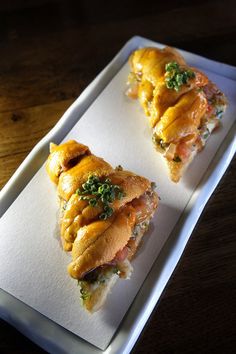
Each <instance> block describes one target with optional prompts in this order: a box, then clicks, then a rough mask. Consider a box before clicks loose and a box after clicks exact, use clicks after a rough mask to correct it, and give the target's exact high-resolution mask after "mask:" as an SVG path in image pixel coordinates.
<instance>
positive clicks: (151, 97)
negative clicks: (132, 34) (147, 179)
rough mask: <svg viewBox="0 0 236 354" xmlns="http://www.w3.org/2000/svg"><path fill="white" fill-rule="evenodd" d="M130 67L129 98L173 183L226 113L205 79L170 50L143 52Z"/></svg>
mask: <svg viewBox="0 0 236 354" xmlns="http://www.w3.org/2000/svg"><path fill="white" fill-rule="evenodd" d="M129 63H130V67H131V73H130V74H129V77H128V84H129V89H128V91H127V95H128V96H129V97H130V98H133V99H136V98H138V99H139V102H140V104H141V106H142V108H143V110H144V112H145V114H146V116H147V117H148V120H149V124H150V126H151V128H152V129H153V143H154V145H155V147H156V149H157V150H158V151H159V152H161V153H162V154H163V156H164V158H165V159H166V162H167V165H168V168H169V173H170V178H171V180H172V181H174V182H178V181H179V180H180V178H181V176H182V175H183V172H184V170H185V169H186V167H187V166H188V165H189V164H190V162H191V161H192V160H193V158H194V156H195V155H196V153H197V152H198V151H201V150H202V149H203V147H204V145H205V144H206V141H207V140H208V138H209V136H210V135H211V133H212V131H213V130H215V129H216V128H218V127H219V125H220V119H221V118H222V115H223V113H224V111H225V109H226V106H227V100H226V97H225V95H224V94H223V93H222V92H221V91H220V90H219V89H218V88H217V86H216V85H215V84H214V83H213V82H211V81H210V80H209V79H208V77H207V76H206V75H205V74H203V73H202V72H201V71H199V70H198V69H196V68H193V67H190V66H188V65H187V64H186V62H185V60H184V58H183V57H182V56H181V54H180V53H179V52H178V51H177V50H175V49H174V48H170V47H165V48H163V49H159V48H152V47H147V48H142V49H138V50H136V51H134V52H133V53H132V54H131V56H130V58H129Z"/></svg>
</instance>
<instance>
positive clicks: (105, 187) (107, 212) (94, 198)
mask: <svg viewBox="0 0 236 354" xmlns="http://www.w3.org/2000/svg"><path fill="white" fill-rule="evenodd" d="M76 193H77V194H78V195H79V199H80V200H87V201H88V203H89V205H90V206H92V207H95V206H97V205H98V203H101V204H102V205H103V212H102V213H101V214H100V215H99V218H100V219H102V220H106V219H107V218H109V217H110V216H111V215H112V214H113V209H112V207H111V206H110V204H111V203H112V202H113V201H114V200H115V199H122V198H123V197H124V192H123V190H122V189H121V188H120V187H119V186H118V185H116V184H112V183H111V180H110V179H109V178H106V179H105V181H102V180H101V179H100V178H99V177H98V176H96V175H90V176H89V177H88V179H87V181H86V182H85V183H83V184H82V187H81V188H79V189H77V191H76Z"/></svg>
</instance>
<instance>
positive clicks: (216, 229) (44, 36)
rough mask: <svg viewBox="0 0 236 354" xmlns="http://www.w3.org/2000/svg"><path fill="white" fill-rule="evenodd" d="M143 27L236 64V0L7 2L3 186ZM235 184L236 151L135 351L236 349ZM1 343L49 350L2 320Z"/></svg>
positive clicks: (0, 68)
mask: <svg viewBox="0 0 236 354" xmlns="http://www.w3.org/2000/svg"><path fill="white" fill-rule="evenodd" d="M134 35H141V36H144V37H147V38H149V39H152V40H154V41H158V42H161V43H165V44H168V45H173V46H176V47H179V48H182V49H185V50H188V51H192V52H194V53H196V54H200V55H203V56H206V57H209V58H211V59H214V60H218V61H222V62H226V63H228V64H231V65H236V49H235V48H236V5H235V1H233V0H225V1H202V0H199V1H184V0H183V1H162V2H160V1H146V2H144V1H142V2H139V1H137V0H136V1H133V0H130V1H120V2H118V1H115V2H114V1H104V0H103V1H85V0H84V1H59V0H55V1H52V0H51V1H39V0H37V1H1V2H0V187H2V186H3V185H4V184H5V183H6V182H7V180H8V179H9V178H10V176H11V175H12V174H13V172H14V171H15V170H16V168H17V167H18V165H19V164H20V163H21V162H22V161H23V159H24V158H25V156H26V155H27V154H28V152H29V151H30V150H31V149H32V147H33V146H34V145H35V144H36V143H37V142H38V141H39V140H40V139H41V138H42V136H44V135H45V134H46V133H47V131H49V130H50V129H51V128H52V127H53V126H54V125H55V123H56V121H57V120H58V119H59V118H60V116H61V115H62V113H63V112H64V111H65V110H66V108H67V107H68V106H69V105H70V104H71V103H72V102H73V101H74V99H75V98H77V97H78V95H79V94H80V93H81V92H82V91H83V89H84V88H85V87H86V86H87V85H88V84H89V83H90V82H91V81H92V80H93V79H94V78H95V76H96V75H97V74H98V73H99V72H100V71H101V70H102V69H103V68H104V66H105V65H106V64H108V62H109V61H110V60H111V59H112V58H113V57H114V55H115V54H116V53H117V52H118V51H119V50H120V48H121V47H122V46H123V45H124V44H125V42H126V41H127V40H128V39H130V38H131V37H132V36H134ZM235 191H236V183H235V161H234V162H233V163H232V164H231V166H230V168H229V169H228V171H227V173H226V174H225V176H224V178H223V179H222V181H221V183H220V185H219V186H218V187H217V189H216V191H215V193H214V194H213V196H212V197H211V199H210V201H209V202H208V204H207V207H206V208H205V210H204V212H203V214H202V216H201V218H200V221H199V222H198V224H197V226H196V228H195V230H194V232H193V234H192V237H191V240H190V241H189V243H188V246H187V247H186V250H185V252H184V255H183V257H182V258H181V261H180V262H179V265H178V267H177V269H176V271H175V273H174V275H173V276H172V278H171V279H170V281H169V283H168V286H167V287H166V290H165V292H164V294H163V295H162V298H161V300H160V301H159V304H158V307H157V308H156V309H155V311H154V312H153V315H152V317H151V319H150V321H149V322H148V324H147V325H146V328H145V330H144V332H143V334H142V336H141V338H140V339H139V341H138V342H137V345H136V346H135V348H134V350H133V353H134V354H136V353H137V354H138V353H150V354H152V353H153V354H154V353H161V354H165V353H167V354H169V353H171V354H173V353H192V354H193V353H194V354H195V353H196V354H199V353H224V354H226V353H233V352H235V350H236V349H235V348H236V346H235V344H236V331H235V328H236V321H235V305H236V303H235V298H236V291H235V290H236V289H235V285H236V257H235V251H236V240H235V234H236V231H235V217H236V215H235V194H236V193H235ZM11 256H12V255H11ZM78 352H79V350H78ZM0 353H6V354H10V353H24V354H25V353H26V354H28V353H44V351H43V350H42V349H40V348H38V347H37V346H36V345H35V344H33V343H32V342H30V341H29V340H28V339H26V338H25V337H23V336H22V335H21V334H20V333H19V332H17V331H16V330H15V329H13V328H12V327H11V326H9V325H8V324H7V323H5V322H4V321H2V320H0Z"/></svg>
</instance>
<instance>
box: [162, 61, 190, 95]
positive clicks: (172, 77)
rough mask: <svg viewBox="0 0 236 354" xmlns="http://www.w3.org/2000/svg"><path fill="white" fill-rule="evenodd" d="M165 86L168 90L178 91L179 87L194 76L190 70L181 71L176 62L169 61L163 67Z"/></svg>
mask: <svg viewBox="0 0 236 354" xmlns="http://www.w3.org/2000/svg"><path fill="white" fill-rule="evenodd" d="M165 70H166V73H165V84H166V87H167V88H168V89H172V90H175V91H179V89H180V87H181V86H182V85H184V84H187V82H188V80H189V79H193V78H194V77H195V74H194V72H193V71H192V70H190V69H187V70H183V69H181V68H180V66H179V64H178V63H177V62H176V61H171V62H170V63H167V64H166V66H165Z"/></svg>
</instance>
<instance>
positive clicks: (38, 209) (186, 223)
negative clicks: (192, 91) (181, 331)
mask: <svg viewBox="0 0 236 354" xmlns="http://www.w3.org/2000/svg"><path fill="white" fill-rule="evenodd" d="M148 45H149V46H150V45H155V46H159V47H162V46H163V45H161V44H158V43H153V42H151V41H148V40H146V39H144V38H140V37H134V38H133V39H131V40H130V41H129V42H128V43H127V44H126V45H125V47H124V48H123V49H122V50H121V52H120V53H118V55H117V56H116V57H115V58H114V59H113V61H112V62H111V63H110V64H109V65H108V67H107V68H105V69H104V70H103V72H102V73H101V74H100V75H99V76H98V77H97V78H96V79H95V80H94V81H93V82H92V84H91V85H90V86H89V87H88V88H87V89H86V90H85V91H84V92H83V94H82V95H81V96H80V97H79V98H78V100H76V101H75V103H74V104H73V105H72V106H71V107H70V108H69V110H68V111H67V112H66V113H65V115H64V116H63V117H62V119H61V120H60V121H59V123H58V124H57V125H56V126H55V127H54V129H53V130H52V131H51V132H50V133H49V134H48V135H47V136H46V137H45V138H44V139H42V141H41V142H40V143H39V144H38V145H37V146H36V147H35V148H34V149H33V151H32V152H31V153H30V154H29V156H28V157H27V158H26V160H25V161H24V162H23V164H22V165H21V167H20V168H19V169H18V170H17V172H16V173H15V174H14V176H13V177H12V178H11V180H10V181H9V182H8V184H7V185H6V186H5V187H4V189H3V190H2V192H1V198H2V200H1V214H2V215H3V216H2V218H1V220H0V231H1V234H0V239H1V248H0V263H1V264H0V286H1V288H2V289H3V290H2V291H1V293H0V314H1V316H2V317H3V318H5V319H6V320H7V321H9V322H10V323H12V324H13V325H15V326H16V327H17V328H18V329H19V330H21V331H22V332H23V333H25V334H26V335H27V336H29V337H30V338H31V339H32V340H34V341H35V342H36V343H38V344H39V345H41V346H42V347H43V348H45V349H46V350H48V351H51V352H55V351H57V352H58V353H64V352H65V353H77V352H78V348H79V351H80V352H86V353H100V352H101V350H105V352H107V353H113V352H114V353H118V352H122V353H125V352H127V353H128V352H129V351H130V350H131V348H132V347H133V345H134V343H135V341H136V339H137V338H138V336H139V334H140V332H141V330H142V328H143V326H144V324H145V323H146V321H147V319H148V317H149V316H150V314H151V311H152V310H153V308H154V306H155V304H156V302H157V301H158V299H159V297H160V295H161V293H162V291H163V289H164V287H165V285H166V283H167V281H168V279H169V277H170V276H171V274H172V272H173V270H174V268H175V266H176V264H177V262H178V260H179V258H180V257H181V254H182V252H183V250H184V247H185V245H186V243H187V241H188V239H189V237H190V235H191V232H192V229H193V228H194V226H195V224H196V222H197V220H198V218H199V216H200V214H201V212H202V210H203V208H204V206H205V204H206V202H207V200H208V199H209V197H210V195H211V193H212V192H213V190H214V189H215V187H216V185H217V183H218V182H219V180H220V178H221V177H222V175H223V173H224V171H225V170H226V168H227V166H228V164H229V163H230V160H231V158H232V156H233V154H234V152H235V140H234V139H235V137H234V126H233V124H234V121H233V119H234V117H235V113H236V103H235V102H234V97H235V95H236V85H235V81H234V80H235V79H236V69H235V68H233V67H231V66H228V65H225V64H220V63H216V62H213V61H209V60H207V59H204V58H201V57H198V56H196V55H193V54H190V53H186V52H182V54H183V55H184V57H185V59H186V60H187V62H188V63H189V64H190V65H192V66H196V67H199V68H201V69H202V70H204V72H206V73H207V75H208V76H209V78H210V79H212V81H214V82H215V83H216V84H217V85H218V86H219V88H220V89H221V90H222V91H223V92H224V93H225V94H226V96H227V97H228V100H229V108H228V110H227V112H226V114H225V115H224V117H223V126H222V128H221V129H220V130H218V131H217V132H216V133H215V134H213V135H212V137H211V138H210V140H209V142H208V143H207V146H206V148H205V149H204V150H203V152H202V153H201V154H198V156H197V157H196V158H195V160H194V162H193V163H192V164H191V166H190V168H189V169H188V170H187V172H186V173H185V176H184V177H183V179H182V180H181V182H180V183H178V184H177V185H176V184H174V183H172V182H171V181H170V180H169V178H168V176H167V175H168V173H167V169H166V166H165V163H164V162H163V160H162V158H161V156H160V155H159V154H157V153H156V152H155V150H154V148H153V146H152V142H151V131H150V128H149V127H148V124H147V120H146V119H145V116H144V113H143V111H142V109H141V108H140V106H139V103H138V102H136V101H131V100H129V99H128V98H127V97H126V96H125V90H126V85H125V83H126V79H127V75H128V72H129V67H128V63H127V59H128V56H129V54H130V53H131V52H132V51H133V50H135V49H136V48H138V47H142V46H148ZM72 138H73V139H76V140H78V141H80V142H81V143H84V144H86V145H88V146H89V147H90V149H91V151H92V152H93V153H94V154H95V155H98V156H101V157H103V158H104V159H105V160H107V161H108V162H109V163H111V164H112V165H113V166H114V167H115V166H116V165H118V164H121V165H122V166H123V167H124V168H125V169H128V170H131V171H134V172H136V173H137V174H140V175H144V176H146V177H148V178H149V179H150V180H152V181H155V182H156V184H157V190H158V194H159V195H160V197H161V202H160V206H159V208H158V211H157V213H156V216H155V218H154V220H153V224H152V226H151V227H150V231H149V232H148V235H147V237H145V241H144V244H143V246H142V248H141V250H140V252H139V253H138V256H137V257H136V259H135V260H134V262H133V266H134V273H133V275H132V278H131V280H129V281H122V280H119V281H118V283H117V284H116V285H115V287H114V288H113V291H112V294H111V295H110V296H109V298H108V301H107V303H106V305H105V306H104V308H103V309H102V310H101V311H99V312H98V313H96V314H94V315H92V316H91V315H89V314H87V313H86V312H84V310H83V309H82V308H81V307H80V304H79V301H78V296H79V294H78V288H77V286H76V282H75V281H74V280H72V279H70V277H69V276H68V275H67V274H66V265H67V264H68V263H69V261H70V256H68V255H67V254H66V253H64V252H62V250H61V249H60V244H59V242H58V240H57V238H56V237H53V235H55V225H56V223H57V209H58V206H57V204H56V191H55V189H53V186H52V185H51V183H50V181H49V179H48V177H47V176H46V173H45V166H44V165H43V166H42V164H43V162H44V161H45V159H46V157H47V155H48V143H49V141H54V142H58V143H59V142H61V141H66V140H68V139H72ZM28 181H29V183H28V184H27V182H28ZM22 190H23V191H22ZM21 191H22V192H21ZM13 220H14V223H13V222H12V221H13ZM29 289H33V290H32V291H29ZM121 299H124V301H121ZM125 315H126V316H125ZM124 316H125V317H124ZM101 334H102V335H101ZM82 338H83V339H82ZM85 340H86V341H85ZM95 346H96V347H97V348H96V347H95ZM98 348H99V349H98Z"/></svg>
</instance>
